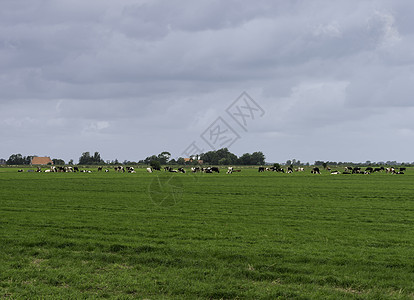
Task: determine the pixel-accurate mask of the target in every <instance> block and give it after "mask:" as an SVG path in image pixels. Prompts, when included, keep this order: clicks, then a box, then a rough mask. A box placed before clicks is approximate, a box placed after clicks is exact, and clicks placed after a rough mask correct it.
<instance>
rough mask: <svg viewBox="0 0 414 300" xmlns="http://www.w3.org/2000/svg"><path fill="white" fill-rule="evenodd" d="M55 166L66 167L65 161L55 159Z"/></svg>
mask: <svg viewBox="0 0 414 300" xmlns="http://www.w3.org/2000/svg"><path fill="white" fill-rule="evenodd" d="M52 161H53V164H54V165H64V164H65V161H64V160H63V159H59V158H54V159H52Z"/></svg>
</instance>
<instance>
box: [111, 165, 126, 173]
mask: <svg viewBox="0 0 414 300" xmlns="http://www.w3.org/2000/svg"><path fill="white" fill-rule="evenodd" d="M114 169H115V171H117V172H122V173H125V169H124V167H123V166H118V167H115V168H114Z"/></svg>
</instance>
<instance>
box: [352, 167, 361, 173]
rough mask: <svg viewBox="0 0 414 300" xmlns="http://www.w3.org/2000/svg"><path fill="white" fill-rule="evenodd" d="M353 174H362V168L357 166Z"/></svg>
mask: <svg viewBox="0 0 414 300" xmlns="http://www.w3.org/2000/svg"><path fill="white" fill-rule="evenodd" d="M352 174H361V168H360V167H355V168H354V169H353V170H352Z"/></svg>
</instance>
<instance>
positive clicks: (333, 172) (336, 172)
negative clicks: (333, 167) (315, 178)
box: [331, 171, 341, 175]
mask: <svg viewBox="0 0 414 300" xmlns="http://www.w3.org/2000/svg"><path fill="white" fill-rule="evenodd" d="M331 174H332V175H338V174H341V172H339V171H332V172H331Z"/></svg>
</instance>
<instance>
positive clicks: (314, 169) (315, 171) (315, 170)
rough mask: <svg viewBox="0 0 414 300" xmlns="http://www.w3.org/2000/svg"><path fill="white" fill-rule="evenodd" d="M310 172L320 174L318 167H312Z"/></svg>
mask: <svg viewBox="0 0 414 300" xmlns="http://www.w3.org/2000/svg"><path fill="white" fill-rule="evenodd" d="M311 173H312V174H321V171H320V170H319V168H318V167H313V169H312V170H311Z"/></svg>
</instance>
